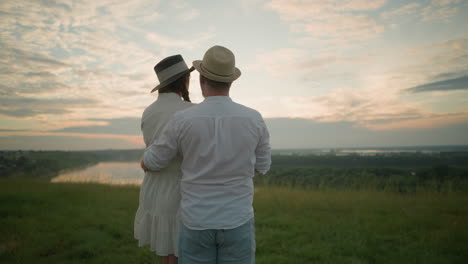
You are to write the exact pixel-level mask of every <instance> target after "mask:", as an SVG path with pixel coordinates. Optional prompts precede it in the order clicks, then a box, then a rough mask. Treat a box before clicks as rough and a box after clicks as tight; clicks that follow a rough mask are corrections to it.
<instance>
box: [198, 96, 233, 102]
mask: <svg viewBox="0 0 468 264" xmlns="http://www.w3.org/2000/svg"><path fill="white" fill-rule="evenodd" d="M204 102H232V99H231V97H229V96H208V97H205V100H204Z"/></svg>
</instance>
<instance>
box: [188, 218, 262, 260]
mask: <svg viewBox="0 0 468 264" xmlns="http://www.w3.org/2000/svg"><path fill="white" fill-rule="evenodd" d="M201 263H203V264H224V263H229V264H254V263H255V223H254V219H253V218H252V219H250V220H249V221H247V222H246V223H245V224H243V225H241V226H239V227H236V228H233V229H207V230H192V229H189V228H187V227H186V226H184V225H183V224H181V228H180V233H179V264H201Z"/></svg>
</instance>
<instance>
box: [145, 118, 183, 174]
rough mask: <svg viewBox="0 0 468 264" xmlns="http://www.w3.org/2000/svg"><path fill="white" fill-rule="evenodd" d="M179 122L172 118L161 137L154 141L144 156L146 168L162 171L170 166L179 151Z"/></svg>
mask: <svg viewBox="0 0 468 264" xmlns="http://www.w3.org/2000/svg"><path fill="white" fill-rule="evenodd" d="M176 123H177V121H176V120H175V119H174V118H172V119H171V120H170V121H169V122H168V123H167V125H166V127H165V128H164V130H163V132H162V134H161V137H160V138H159V139H157V140H156V141H154V142H153V143H152V144H151V145H150V146H149V147H148V148H147V149H146V150H145V153H144V155H143V162H144V163H145V166H146V167H147V168H148V169H149V170H151V171H158V170H161V169H163V168H165V167H167V166H168V165H169V163H170V162H171V160H172V159H173V158H174V157H175V156H176V154H177V150H178V140H177V137H178V135H177V128H176V126H177V125H176Z"/></svg>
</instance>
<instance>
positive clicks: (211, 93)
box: [204, 91, 229, 97]
mask: <svg viewBox="0 0 468 264" xmlns="http://www.w3.org/2000/svg"><path fill="white" fill-rule="evenodd" d="M204 96H205V97H210V96H229V91H228V92H216V91H207V92H206V93H205V94H204Z"/></svg>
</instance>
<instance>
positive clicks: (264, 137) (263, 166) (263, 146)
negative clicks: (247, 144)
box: [255, 119, 271, 174]
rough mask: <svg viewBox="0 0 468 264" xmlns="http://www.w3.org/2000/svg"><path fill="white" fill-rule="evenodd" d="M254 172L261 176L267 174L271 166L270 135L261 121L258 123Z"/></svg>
mask: <svg viewBox="0 0 468 264" xmlns="http://www.w3.org/2000/svg"><path fill="white" fill-rule="evenodd" d="M255 156H256V162H255V171H256V172H258V173H261V174H265V173H267V171H268V170H269V169H270V165H271V148H270V134H269V133H268V129H267V127H266V124H265V121H263V119H262V120H261V122H260V140H259V142H258V145H257V148H256V149H255Z"/></svg>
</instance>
